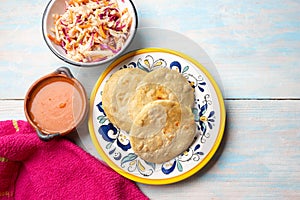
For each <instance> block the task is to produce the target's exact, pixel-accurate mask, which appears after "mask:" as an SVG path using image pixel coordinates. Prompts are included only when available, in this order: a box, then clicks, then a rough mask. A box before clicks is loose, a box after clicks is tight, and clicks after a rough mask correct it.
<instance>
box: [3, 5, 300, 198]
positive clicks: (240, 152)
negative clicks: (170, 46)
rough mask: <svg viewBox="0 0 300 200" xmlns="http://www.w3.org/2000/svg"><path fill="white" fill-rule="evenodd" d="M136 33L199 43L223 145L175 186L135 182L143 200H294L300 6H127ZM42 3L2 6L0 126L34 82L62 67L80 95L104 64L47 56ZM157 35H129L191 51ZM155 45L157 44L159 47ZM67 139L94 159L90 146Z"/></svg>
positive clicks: (299, 177) (299, 134)
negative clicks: (133, 12) (221, 112)
mask: <svg viewBox="0 0 300 200" xmlns="http://www.w3.org/2000/svg"><path fill="white" fill-rule="evenodd" d="M133 2H134V3H135V5H136V8H137V12H138V17H139V30H141V29H143V28H149V27H152V28H153V27H154V28H161V29H165V30H170V31H175V32H177V33H179V34H182V35H184V36H186V37H187V38H189V39H191V40H192V41H194V42H195V44H197V45H199V47H200V48H201V50H203V51H205V53H206V54H207V55H208V57H209V58H210V60H211V61H212V62H213V64H214V66H215V69H216V70H217V72H218V75H219V77H220V80H219V81H220V82H218V83H219V84H222V86H223V87H222V88H223V95H224V97H225V104H226V109H227V126H226V130H225V135H224V139H223V141H222V143H221V147H220V148H219V150H218V151H217V153H216V155H215V156H214V157H213V159H212V160H211V161H210V162H209V163H208V165H207V166H206V167H205V168H204V169H202V170H201V171H200V172H198V173H197V174H195V175H194V176H192V177H190V178H188V179H187V180H184V181H182V182H179V183H176V184H171V185H164V186H150V185H143V184H138V185H139V187H140V188H141V189H142V190H143V192H144V193H145V194H146V195H148V196H149V197H150V198H151V199H154V200H155V199H300V168H299V166H300V149H299V145H300V131H299V130H300V123H299V122H300V84H299V77H300V59H299V58H300V20H299V19H300V12H299V10H300V1H297V0H272V1H271V0H262V1H250V0H244V1H234V0H211V1H210V0H201V1H199V0H190V1H184V0H177V1H172V0H160V1H159V2H158V1H157V2H156V1H155V2H154V1H152V0H133ZM47 3H48V1H47V0H35V1H29V0H23V1H17V0H10V1H9V0H2V1H1V6H0V36H1V37H0V120H11V119H23V120H25V115H24V112H23V99H24V96H25V94H26V91H27V89H28V88H29V86H30V85H31V84H32V83H33V82H34V81H36V80H37V79H38V78H39V77H41V76H44V75H46V74H48V73H50V72H52V71H54V70H55V69H56V68H58V67H60V66H68V67H70V69H71V71H72V73H73V74H74V76H75V77H77V78H78V79H79V80H80V81H81V82H82V83H83V84H84V86H85V88H86V90H87V92H88V95H89V94H90V92H91V90H92V89H93V86H94V84H95V83H96V81H97V79H98V77H99V76H100V74H101V73H102V72H103V70H104V69H105V67H106V66H107V65H104V66H97V67H92V68H85V69H83V68H78V67H73V66H70V65H68V64H66V63H64V62H62V61H61V60H59V59H58V58H57V57H55V56H54V55H53V54H52V53H51V51H50V50H49V49H48V48H47V46H46V44H45V42H44V41H43V37H42V33H41V31H42V30H41V24H42V15H43V11H44V9H45V7H46V4H47ZM158 35H159V34H155V35H151V34H145V32H143V35H142V36H141V35H137V36H138V37H137V39H138V40H139V42H136V43H134V44H133V46H132V47H140V45H141V44H148V43H151V41H153V40H155V41H156V42H157V43H159V41H163V40H165V41H168V42H169V43H174V44H175V46H176V45H177V46H180V45H182V48H183V49H185V50H189V46H185V45H184V44H181V43H180V42H181V41H177V40H174V38H171V37H167V36H165V35H161V38H159V40H158V39H157V37H158ZM157 43H156V44H155V45H156V46H160V45H159V44H157ZM82 130H85V131H86V135H85V136H84V138H78V137H77V138H75V140H76V141H78V144H79V145H81V146H82V147H83V148H84V149H85V150H87V151H88V152H90V153H91V154H93V155H94V156H96V157H98V156H99V155H98V154H97V153H95V148H94V147H93V145H92V143H91V142H90V143H89V145H85V143H81V141H89V140H90V137H89V135H88V130H87V129H84V128H83V129H82Z"/></svg>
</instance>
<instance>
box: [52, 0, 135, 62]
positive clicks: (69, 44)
mask: <svg viewBox="0 0 300 200" xmlns="http://www.w3.org/2000/svg"><path fill="white" fill-rule="evenodd" d="M119 4H120V2H118V1H117V0H69V1H68V2H66V9H65V12H64V13H63V14H61V15H59V14H54V15H53V19H54V25H53V26H54V28H52V29H51V32H52V35H51V34H48V38H49V39H50V40H51V41H52V42H53V43H54V44H56V45H59V46H61V47H62V48H63V49H64V50H66V53H67V56H68V57H69V58H71V59H73V60H75V61H79V62H93V59H99V58H101V59H102V58H104V59H105V58H108V57H111V56H113V55H114V54H116V53H117V52H118V51H120V49H121V48H122V47H123V45H124V43H125V42H126V39H127V38H128V37H129V34H130V33H129V30H130V28H131V26H132V16H131V15H130V13H129V11H128V8H125V9H123V10H120V7H119Z"/></svg>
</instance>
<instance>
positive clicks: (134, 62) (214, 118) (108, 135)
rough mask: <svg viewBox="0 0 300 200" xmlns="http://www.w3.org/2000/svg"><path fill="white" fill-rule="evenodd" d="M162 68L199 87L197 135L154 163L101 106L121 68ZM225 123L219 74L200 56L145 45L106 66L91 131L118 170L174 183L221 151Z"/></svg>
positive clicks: (155, 181)
mask: <svg viewBox="0 0 300 200" xmlns="http://www.w3.org/2000/svg"><path fill="white" fill-rule="evenodd" d="M161 67H164V68H170V69H172V70H177V71H178V72H180V73H181V74H182V75H183V76H184V77H185V78H186V79H187V80H188V81H189V83H190V84H191V86H192V87H193V88H194V91H195V104H194V108H193V113H194V119H195V123H196V125H197V137H196V139H195V141H194V142H193V144H192V145H191V146H190V148H189V149H187V150H186V151H185V152H183V153H182V154H181V155H179V156H177V157H176V158H174V159H172V160H170V161H168V162H165V163H163V164H155V163H149V162H146V161H144V160H143V159H141V158H139V157H138V156H137V155H136V154H135V153H134V151H133V150H132V148H131V145H130V141H129V135H128V133H127V132H125V131H123V130H120V129H118V128H117V127H115V126H114V125H113V124H112V123H111V122H110V121H109V120H108V118H107V117H106V115H105V112H104V110H103V108H102V90H103V87H104V85H105V82H106V81H107V79H108V78H109V77H110V76H111V75H112V74H113V73H114V72H116V71H117V70H120V69H122V68H140V69H142V70H144V71H147V72H150V71H152V70H154V69H156V68H161ZM174 81H176V80H174ZM224 127H225V106H224V102H223V98H222V94H221V92H220V90H219V88H218V86H217V84H216V83H215V81H214V79H213V78H212V77H211V75H210V74H209V73H208V71H207V70H206V69H205V68H204V67H203V66H202V65H201V64H199V63H198V62H197V61H195V60H193V59H192V58H190V57H188V56H187V55H184V54H182V53H179V52H176V51H172V50H168V49H161V48H146V49H140V50H136V51H133V52H130V53H128V54H126V55H124V56H122V57H121V58H119V59H117V60H116V61H114V62H113V63H112V64H111V65H110V66H109V67H108V68H107V69H106V70H105V71H104V73H103V74H102V76H101V77H100V78H99V80H98V81H97V83H96V85H95V87H94V90H93V92H92V95H91V106H90V117H89V130H90V135H91V138H92V141H93V144H94V145H95V147H96V149H97V151H98V152H99V154H100V156H101V157H102V158H103V159H104V161H105V162H106V163H107V164H108V165H109V166H110V167H112V168H113V169H114V170H115V171H116V172H118V173H119V174H121V175H123V176H125V177H127V178H129V179H131V180H133V181H137V182H141V183H145V184H168V183H173V182H177V181H180V180H183V179H185V178H187V177H189V176H191V175H193V174H194V173H196V172H197V171H199V170H200V169H201V168H202V167H203V166H205V165H206V164H207V162H208V161H209V160H210V159H211V157H212V156H213V154H214V153H215V151H216V150H217V148H218V146H219V144H220V142H221V139H222V136H223V132H224Z"/></svg>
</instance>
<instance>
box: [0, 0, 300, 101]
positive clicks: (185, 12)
mask: <svg viewBox="0 0 300 200" xmlns="http://www.w3.org/2000/svg"><path fill="white" fill-rule="evenodd" d="M134 3H135V4H136V7H137V11H138V17H139V27H140V28H141V27H158V28H164V29H169V30H173V31H177V32H179V33H181V34H184V35H186V36H187V37H189V38H191V39H192V40H194V41H195V42H196V43H197V44H199V46H200V47H202V48H203V49H204V50H205V51H206V52H207V54H208V56H209V57H210V58H211V60H212V61H213V62H214V63H215V65H216V68H217V70H218V72H219V74H220V77H221V78H222V82H223V85H224V88H225V91H226V94H225V95H226V97H228V98H258V97H264V98H285V97H289V98H299V97H300V90H299V84H297V81H298V77H300V67H299V66H300V60H299V59H298V58H299V57H300V34H299V31H300V21H299V18H300V13H299V12H298V11H299V10H300V2H299V1H294V0H286V1H284V0H276V1H271V0H264V1H259V2H255V1H250V0H246V1H241V2H236V1H233V0H227V1H220V0H213V1H208V0H202V1H198V0H191V1H189V2H188V3H187V2H186V1H184V0H178V1H176V2H174V1H171V0H160V1H159V3H153V1H151V0H143V1H137V0H135V1H134ZM46 4H47V1H42V0H37V1H29V0H24V1H22V2H19V1H6V0H5V1H1V8H0V11H1V12H0V24H1V26H0V35H1V37H0V74H1V79H0V96H1V97H3V98H23V96H24V94H25V91H26V89H27V88H28V87H29V86H30V84H31V83H32V82H33V81H35V80H36V79H37V78H38V77H40V76H42V75H44V74H46V73H49V72H51V71H53V70H55V69H56V68H57V67H59V66H61V65H66V66H68V65H67V64H65V63H63V62H62V61H60V60H59V59H58V58H56V57H55V56H54V55H53V54H52V53H51V51H50V50H49V49H48V48H47V46H46V44H45V42H44V41H43V38H42V34H41V19H42V14H43V10H44V9H45V6H46ZM21 35H22V37H21ZM149 39H150V40H151V38H149ZM167 39H168V38H166V40H167ZM177 42H180V41H177ZM71 68H72V67H71ZM93 70H95V72H97V71H99V70H100V71H101V67H96V68H93ZM11 83H13V85H12V84H11ZM237 83H238V84H237Z"/></svg>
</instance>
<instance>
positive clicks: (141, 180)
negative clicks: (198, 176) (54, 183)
mask: <svg viewBox="0 0 300 200" xmlns="http://www.w3.org/2000/svg"><path fill="white" fill-rule="evenodd" d="M149 52H164V53H170V54H173V55H177V56H179V57H182V58H184V59H186V60H188V61H190V62H191V63H193V64H194V65H195V66H197V67H198V68H199V69H200V70H201V71H202V72H203V73H204V74H205V75H206V76H207V77H208V79H209V81H210V82H211V84H212V86H213V87H214V89H215V92H216V94H217V97H218V101H219V106H220V128H219V132H218V136H217V138H216V141H215V143H214V145H213V147H212V148H211V150H210V152H209V153H208V154H207V155H206V156H205V158H204V159H203V160H202V161H201V162H200V163H199V164H198V165H196V166H195V167H194V168H193V169H191V170H189V171H187V172H186V173H184V174H182V175H179V176H176V177H172V178H166V179H146V178H141V177H138V176H134V175H132V174H130V173H127V172H126V171H124V170H122V169H120V167H119V166H117V165H116V164H115V163H114V162H112V161H111V160H110V158H109V157H108V156H107V155H106V154H105V152H104V151H103V149H102V148H101V146H100V144H99V143H98V140H97V138H96V134H95V130H94V125H93V119H92V117H93V106H94V101H95V97H96V93H97V91H98V88H99V87H100V85H101V83H102V81H103V80H104V78H105V77H106V76H107V74H108V73H109V72H110V71H111V70H112V69H114V68H115V67H116V66H117V65H118V64H119V63H121V62H122V61H124V60H126V59H127V58H129V57H132V56H135V55H139V54H143V53H149ZM225 122H226V109H225V104H224V100H223V96H222V93H221V90H220V89H219V87H218V85H217V83H216V82H215V80H214V79H213V77H212V76H211V74H210V73H209V72H208V71H207V70H206V68H205V67H203V65H201V64H200V63H199V62H198V61H196V60H195V59H193V58H191V57H189V56H187V55H186V54H184V53H181V52H177V51H174V50H170V49H165V48H144V49H139V50H135V51H132V52H129V53H127V54H125V55H123V56H121V57H120V58H118V59H117V60H115V61H114V62H112V63H111V64H110V66H109V67H108V68H107V69H106V70H105V71H104V72H103V73H102V75H101V76H100V77H99V79H98V81H97V82H96V84H95V86H94V88H93V91H92V93H91V97H90V112H89V120H88V127H89V132H90V136H91V139H92V142H93V144H94V146H95V148H96V150H97V152H98V153H99V154H100V156H101V158H103V160H104V161H105V162H106V163H107V164H108V165H109V166H110V167H111V168H112V169H113V170H114V171H116V172H117V173H119V174H121V175H122V176H124V177H126V178H128V179H130V180H132V181H136V182H139V183H144V184H150V185H164V184H171V183H175V182H179V181H181V180H184V179H186V178H188V177H190V176H192V175H194V174H195V173H196V172H198V171H199V170H200V169H202V168H203V167H204V166H205V165H206V164H207V163H208V162H209V161H210V160H211V158H212V157H213V155H214V154H215V152H216V151H217V149H218V148H219V146H220V143H221V141H222V138H223V135H224V130H225Z"/></svg>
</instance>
